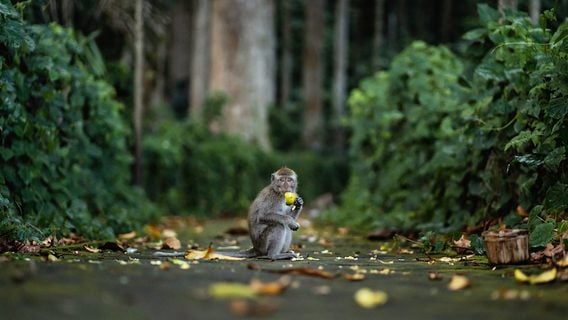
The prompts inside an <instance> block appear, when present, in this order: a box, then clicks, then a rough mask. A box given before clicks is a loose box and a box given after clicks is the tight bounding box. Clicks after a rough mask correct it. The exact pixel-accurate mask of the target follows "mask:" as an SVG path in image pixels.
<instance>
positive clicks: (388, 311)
mask: <svg viewBox="0 0 568 320" xmlns="http://www.w3.org/2000/svg"><path fill="white" fill-rule="evenodd" d="M180 221H181V220H180ZM180 221H178V222H174V223H170V226H169V227H171V229H172V230H170V229H168V232H170V233H171V232H172V231H176V234H175V235H174V238H177V239H180V240H181V243H182V244H183V245H184V246H183V247H184V248H185V245H194V246H199V248H200V249H203V248H207V246H208V245H209V243H212V244H213V246H214V247H215V248H216V249H217V250H219V249H220V248H223V247H231V248H232V247H235V246H240V247H241V248H247V246H248V245H249V244H250V242H249V240H248V238H247V236H246V235H232V236H229V235H227V234H226V232H227V233H232V234H239V233H240V232H242V224H243V221H239V220H208V221H204V222H200V223H197V222H192V223H188V222H180ZM161 231H162V232H163V231H165V230H161ZM294 243H295V244H296V247H297V250H298V251H299V252H300V253H301V256H302V258H303V259H298V260H296V261H270V260H263V259H246V260H242V261H231V260H203V259H201V260H185V259H183V258H180V259H171V258H170V259H168V258H156V257H155V256H153V253H154V252H155V251H156V250H155V249H152V248H149V246H148V243H144V244H141V243H137V242H136V241H135V240H131V242H130V244H128V242H123V243H122V244H121V247H118V248H114V247H113V245H109V244H108V243H107V244H104V243H98V244H97V243H90V244H89V245H88V246H86V247H85V245H84V244H72V245H67V246H55V247H51V248H47V249H46V248H44V249H41V251H40V252H39V253H34V254H22V253H5V254H2V255H0V288H1V290H0V315H1V316H0V317H1V318H2V319H67V318H81V319H231V318H239V317H243V316H244V317H249V316H257V317H263V316H264V317H268V318H271V319H295V320H299V319H484V320H485V319H515V320H519V319H566V316H567V313H568V312H567V309H566V302H567V301H568V285H567V282H559V281H556V282H553V283H547V284H541V285H526V284H520V283H518V282H516V281H515V277H514V275H513V273H514V270H515V269H521V270H523V271H524V272H525V273H540V272H542V270H540V269H539V266H538V265H518V266H500V267H493V266H491V265H489V264H488V262H487V259H486V258H485V257H483V256H473V255H457V254H453V255H449V256H446V255H438V256H427V255H425V254H421V253H420V252H418V251H416V252H414V251H413V249H412V248H410V247H407V248H400V247H398V246H395V243H394V242H392V241H390V242H373V241H369V240H367V239H365V238H363V237H356V236H352V235H349V232H346V230H343V229H340V230H339V231H338V230H332V229H329V230H323V231H322V230H319V231H317V230H316V229H313V228H310V227H305V228H302V231H300V232H297V233H296V234H294ZM97 247H99V248H101V249H102V250H101V251H100V252H97V251H98V250H97ZM126 247H129V248H137V250H131V249H127V248H126ZM393 248H394V249H393ZM123 249H124V251H123ZM91 251H92V252H91ZM162 251H163V250H162ZM456 275H461V276H463V277H455V276H456ZM452 279H453V284H452V285H456V287H455V288H450V286H449V285H450V282H452ZM362 288H368V289H370V290H372V291H380V292H383V293H384V294H377V295H376V300H375V298H373V297H375V295H373V294H367V295H366V296H365V294H363V293H361V292H359V290H361V289H362ZM452 289H455V290H452ZM357 292H359V294H358V295H357V294H356V293H357ZM356 296H357V299H356V298H355V297H356ZM365 302H367V303H369V304H373V302H375V303H376V304H377V305H376V306H375V307H373V308H364V307H362V306H361V305H362V304H365Z"/></svg>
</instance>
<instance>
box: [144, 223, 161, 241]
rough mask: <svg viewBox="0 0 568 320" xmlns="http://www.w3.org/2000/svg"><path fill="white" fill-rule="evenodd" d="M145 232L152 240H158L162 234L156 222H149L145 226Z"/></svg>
mask: <svg viewBox="0 0 568 320" xmlns="http://www.w3.org/2000/svg"><path fill="white" fill-rule="evenodd" d="M144 233H146V234H147V235H148V237H149V238H150V240H151V241H157V240H159V239H160V237H161V236H162V232H160V228H158V226H157V225H155V224H148V225H146V226H145V227H144Z"/></svg>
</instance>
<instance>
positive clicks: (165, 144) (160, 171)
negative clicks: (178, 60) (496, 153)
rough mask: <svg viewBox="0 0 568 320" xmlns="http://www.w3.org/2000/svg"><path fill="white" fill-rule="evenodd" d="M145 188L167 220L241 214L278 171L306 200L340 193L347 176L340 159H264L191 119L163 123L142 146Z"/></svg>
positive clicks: (304, 156)
mask: <svg viewBox="0 0 568 320" xmlns="http://www.w3.org/2000/svg"><path fill="white" fill-rule="evenodd" d="M144 152H145V154H144V156H145V161H144V163H145V169H144V172H145V173H146V176H145V188H146V191H147V194H148V196H149V197H150V198H151V199H152V200H154V201H155V202H157V203H158V204H159V205H161V206H162V207H163V208H164V209H165V210H167V213H169V214H195V215H200V216H209V217H211V216H219V215H222V214H238V215H241V216H242V215H243V213H246V211H247V209H248V206H249V205H250V203H251V201H252V200H253V199H254V198H255V197H256V195H257V193H258V192H259V191H260V190H261V189H262V188H263V187H264V186H266V185H267V184H268V183H269V182H270V174H271V173H272V172H274V171H275V170H276V169H278V168H279V167H282V166H288V167H290V168H292V169H294V170H295V171H296V172H297V173H298V175H299V180H300V181H299V183H300V185H299V191H300V194H301V196H302V197H303V198H304V199H305V200H306V201H310V200H311V199H313V198H315V197H316V196H319V195H320V194H322V193H325V192H332V193H339V192H340V191H341V188H342V186H343V183H344V181H345V179H346V176H347V169H346V166H345V162H344V161H342V160H341V159H338V158H335V157H330V156H320V155H316V154H313V153H285V154H284V153H278V152H276V153H265V152H263V151H261V150H260V149H259V148H258V147H255V146H253V145H250V144H247V143H246V142H244V141H242V140H241V139H239V138H238V137H231V136H228V135H224V134H218V135H214V134H211V133H210V132H209V130H208V129H207V128H206V127H205V126H204V125H202V124H200V123H197V122H195V121H193V120H191V119H189V120H187V121H184V122H174V121H171V122H166V123H163V124H162V126H160V129H159V130H158V131H157V132H155V133H153V134H150V135H147V137H146V138H145V141H144Z"/></svg>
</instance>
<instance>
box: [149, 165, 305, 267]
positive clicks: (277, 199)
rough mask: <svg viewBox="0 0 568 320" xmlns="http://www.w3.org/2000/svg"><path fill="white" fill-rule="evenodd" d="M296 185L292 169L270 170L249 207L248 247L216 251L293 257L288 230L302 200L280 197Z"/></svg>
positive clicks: (293, 224) (295, 226)
mask: <svg viewBox="0 0 568 320" xmlns="http://www.w3.org/2000/svg"><path fill="white" fill-rule="evenodd" d="M297 187H298V176H297V175H296V172H294V170H292V169H289V168H287V167H282V168H280V169H278V171H276V172H274V173H273V174H272V175H271V178H270V184H269V185H268V186H266V187H264V189H262V190H261V191H260V192H259V194H258V195H257V196H256V199H254V201H253V203H252V204H251V206H250V208H249V212H248V227H249V235H250V239H251V242H252V248H250V249H249V250H245V251H237V252H218V253H220V254H225V255H228V256H232V257H241V258H254V257H268V258H269V259H272V260H280V259H291V258H295V257H297V255H296V253H294V252H293V251H291V250H290V244H291V242H292V231H296V230H298V228H300V225H299V224H298V222H297V221H296V220H297V219H298V216H299V215H300V212H301V211H302V207H303V205H304V201H303V200H302V198H300V197H297V198H296V200H295V202H294V203H293V204H292V205H287V204H286V201H285V198H284V194H285V193H286V192H292V193H296V189H297ZM175 254H177V255H175ZM156 255H158V256H174V255H175V256H179V255H183V253H181V254H179V253H167V252H157V253H156Z"/></svg>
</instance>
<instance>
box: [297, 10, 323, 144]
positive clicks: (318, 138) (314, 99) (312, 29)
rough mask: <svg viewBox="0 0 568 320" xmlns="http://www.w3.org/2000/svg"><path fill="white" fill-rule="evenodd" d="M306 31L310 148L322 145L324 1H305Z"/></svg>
mask: <svg viewBox="0 0 568 320" xmlns="http://www.w3.org/2000/svg"><path fill="white" fill-rule="evenodd" d="M305 9H306V33H305V38H304V54H303V55H304V67H303V69H304V75H303V77H304V79H303V81H304V99H305V111H304V128H303V133H302V141H303V143H304V145H305V146H306V147H308V148H311V149H319V148H320V147H321V144H322V126H323V119H322V117H323V115H322V104H323V101H322V80H323V72H324V70H323V68H324V59H323V36H324V27H325V21H324V10H325V0H311V1H306V2H305Z"/></svg>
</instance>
